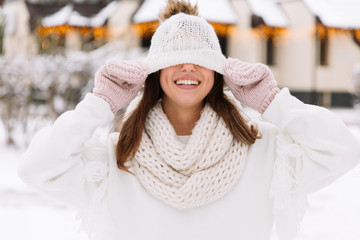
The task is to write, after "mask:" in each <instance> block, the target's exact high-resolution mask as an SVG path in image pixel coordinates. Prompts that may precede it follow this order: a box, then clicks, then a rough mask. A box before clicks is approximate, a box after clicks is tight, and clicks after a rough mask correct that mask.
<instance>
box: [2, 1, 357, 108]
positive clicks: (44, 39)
mask: <svg viewBox="0 0 360 240" xmlns="http://www.w3.org/2000/svg"><path fill="white" fill-rule="evenodd" d="M164 1H165V0H117V1H115V0H72V1H71V0H58V1H55V0H26V1H21V0H17V1H16V0H5V3H3V7H2V10H1V12H2V15H3V16H5V17H4V19H5V21H3V22H5V23H6V24H5V26H6V27H5V29H4V34H3V54H5V55H6V56H14V55H31V54H36V53H52V50H53V49H55V50H56V51H58V49H63V50H64V51H66V50H85V51H87V50H91V49H95V48H97V47H99V46H101V45H102V44H105V43H107V42H112V41H117V40H121V41H123V42H124V43H125V44H126V46H127V47H128V48H132V47H138V46H142V47H145V48H146V47H148V46H149V45H150V41H151V37H152V34H153V32H154V30H155V29H156V28H157V26H158V18H157V15H158V11H159V9H161V8H162V7H163V6H164V5H165V3H164ZM189 1H190V2H192V3H198V6H199V12H200V15H201V16H203V17H204V18H206V19H207V20H208V21H209V22H210V23H211V24H212V25H213V26H214V29H215V31H216V32H217V34H218V36H219V40H220V44H221V46H222V51H223V53H224V54H225V55H226V56H231V57H236V58H239V59H241V60H244V61H248V62H262V63H265V64H267V65H269V66H270V67H271V69H272V71H273V72H274V75H275V77H276V79H277V80H278V82H279V85H280V86H281V87H285V86H286V87H289V88H290V90H291V92H292V93H293V94H294V95H295V96H297V97H299V98H300V99H301V100H303V101H305V102H307V103H312V104H319V105H323V106H350V105H351V95H350V94H349V86H350V85H351V80H352V75H351V73H352V69H353V67H354V65H355V64H357V63H359V62H360V14H358V13H359V12H360V1H358V0H189ZM0 25H1V21H0ZM3 25H4V24H3ZM0 29H1V28H0ZM0 36H1V31H0Z"/></svg>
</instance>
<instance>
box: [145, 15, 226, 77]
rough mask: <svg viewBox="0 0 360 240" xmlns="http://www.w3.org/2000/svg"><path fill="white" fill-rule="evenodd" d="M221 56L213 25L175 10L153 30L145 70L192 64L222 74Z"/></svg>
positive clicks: (222, 62) (223, 57) (150, 71)
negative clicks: (174, 13) (175, 12)
mask: <svg viewBox="0 0 360 240" xmlns="http://www.w3.org/2000/svg"><path fill="white" fill-rule="evenodd" d="M225 59H226V58H225V56H224V55H223V54H222V52H221V48H220V43H219V39H218V38H217V36H216V33H215V30H214V28H213V27H212V26H211V25H210V24H209V23H208V22H207V21H206V20H205V19H204V18H202V17H199V16H193V15H188V14H185V13H178V14H176V15H173V16H171V17H170V18H168V19H166V20H165V21H164V22H163V23H161V24H160V26H159V27H158V29H157V30H156V31H155V33H154V35H153V37H152V39H151V45H150V49H149V52H148V55H147V58H146V60H145V63H146V65H147V66H148V68H149V73H153V72H156V71H158V70H160V69H164V68H167V67H170V66H175V65H179V64H184V63H192V64H196V65H199V66H202V67H205V68H208V69H211V70H214V71H216V72H218V73H220V74H224V63H225Z"/></svg>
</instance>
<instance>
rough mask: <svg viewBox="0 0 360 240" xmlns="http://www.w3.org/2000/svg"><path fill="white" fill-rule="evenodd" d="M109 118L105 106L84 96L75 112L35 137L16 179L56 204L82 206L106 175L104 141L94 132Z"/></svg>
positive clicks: (108, 112) (96, 99)
mask: <svg viewBox="0 0 360 240" xmlns="http://www.w3.org/2000/svg"><path fill="white" fill-rule="evenodd" d="M113 118H114V114H113V113H112V112H111V109H110V106H109V104H108V103H106V102H105V101H104V100H102V99H101V98H99V97H96V96H95V95H93V94H90V93H89V94H87V95H86V96H85V99H84V100H83V101H81V102H80V103H79V104H78V105H77V107H76V108H75V110H72V111H68V112H66V113H64V114H62V115H61V116H60V117H59V118H58V119H57V120H56V121H55V122H54V124H53V125H52V126H51V127H47V128H44V129H42V130H40V131H39V132H38V133H37V134H36V135H35V137H34V138H33V140H32V142H31V143H30V145H29V147H28V149H27V150H26V152H25V153H24V154H23V156H22V158H21V159H20V161H19V165H18V173H19V176H20V177H21V178H22V179H23V180H24V181H25V182H27V183H29V184H30V185H32V186H34V187H35V188H37V189H39V190H40V191H41V192H44V193H45V194H46V195H48V196H50V197H52V198H55V199H56V200H60V201H62V202H65V203H67V204H69V205H72V206H75V207H79V206H82V205H83V204H84V203H85V202H87V200H88V199H87V197H88V194H89V193H90V192H91V191H94V190H96V189H97V188H99V187H100V185H101V184H100V181H101V179H102V178H103V177H104V176H105V175H106V174H107V159H106V140H104V141H100V140H99V139H98V138H97V136H95V134H94V132H95V130H96V129H98V128H99V127H101V126H105V125H107V124H109V122H110V121H111V120H112V119H113ZM100 154H101V155H102V156H100ZM94 156H95V157H94Z"/></svg>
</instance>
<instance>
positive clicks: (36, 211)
mask: <svg viewBox="0 0 360 240" xmlns="http://www.w3.org/2000/svg"><path fill="white" fill-rule="evenodd" d="M333 111H334V112H335V114H337V115H339V116H340V117H341V118H343V120H344V121H345V122H347V124H348V126H349V128H350V130H351V131H352V132H353V133H354V134H355V135H356V136H357V137H359V139H360V127H359V125H358V124H359V119H360V115H359V114H360V112H357V111H355V110H348V109H335V110H334V109H333ZM0 136H1V137H0V239H2V240H25V239H26V240H49V239H51V240H87V239H88V238H87V237H86V235H85V234H84V233H81V232H79V223H78V221H77V220H76V213H75V212H74V211H73V210H71V209H69V208H67V207H66V206H64V205H62V204H61V203H58V202H55V201H53V200H50V199H48V198H46V197H44V196H42V195H41V194H39V193H38V192H37V191H35V190H34V189H32V188H31V187H29V186H27V185H26V184H24V183H23V182H22V181H21V180H20V179H19V178H18V176H17V171H16V168H17V161H18V160H19V158H20V156H21V154H22V152H23V151H24V149H23V148H14V147H6V146H5V136H6V132H5V130H4V127H3V125H2V122H1V121H0ZM339 144H341V143H339ZM272 239H273V240H275V239H277V238H276V237H275V235H274V236H273V238H272ZM340 239H341V240H359V239H360V166H358V167H357V168H355V169H353V170H352V171H350V172H349V173H347V174H346V175H345V176H343V177H342V178H340V179H339V180H338V181H336V182H335V183H333V184H331V185H330V186H329V187H327V188H325V189H323V190H321V191H319V192H317V193H315V194H313V195H311V196H310V207H309V210H308V212H307V214H306V215H305V218H304V220H303V223H302V230H301V232H300V235H299V237H298V238H297V240H340Z"/></svg>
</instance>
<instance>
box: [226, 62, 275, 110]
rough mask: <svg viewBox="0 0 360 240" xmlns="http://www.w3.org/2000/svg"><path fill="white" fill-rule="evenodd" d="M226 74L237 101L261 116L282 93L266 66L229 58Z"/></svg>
mask: <svg viewBox="0 0 360 240" xmlns="http://www.w3.org/2000/svg"><path fill="white" fill-rule="evenodd" d="M224 72H225V74H224V81H225V83H226V84H227V85H228V87H229V88H230V90H231V91H232V93H233V94H234V96H235V97H236V99H237V100H239V101H240V102H241V103H243V104H245V105H246V106H249V107H251V108H253V109H255V110H257V111H258V112H259V113H261V114H262V113H264V111H265V110H266V109H267V107H268V106H269V105H270V103H271V102H272V100H273V99H274V98H275V96H276V94H277V93H278V92H279V91H280V89H279V88H278V87H277V82H276V80H275V78H274V75H273V74H272V72H271V70H270V69H269V67H268V66H266V65H264V64H261V63H255V64H253V63H245V62H242V61H240V60H238V59H234V58H228V59H226V61H225V65H224Z"/></svg>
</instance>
